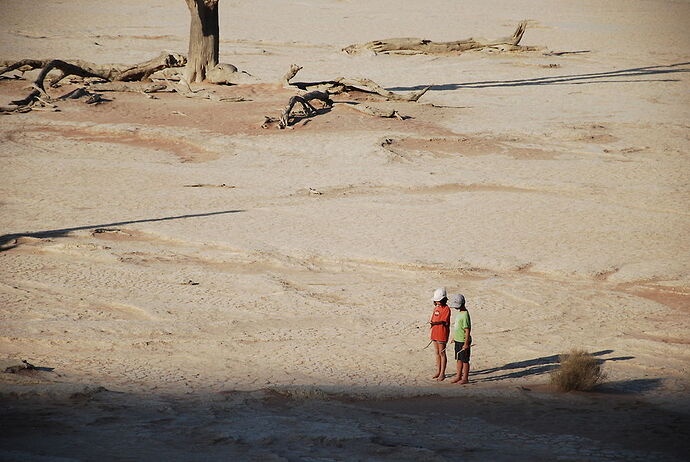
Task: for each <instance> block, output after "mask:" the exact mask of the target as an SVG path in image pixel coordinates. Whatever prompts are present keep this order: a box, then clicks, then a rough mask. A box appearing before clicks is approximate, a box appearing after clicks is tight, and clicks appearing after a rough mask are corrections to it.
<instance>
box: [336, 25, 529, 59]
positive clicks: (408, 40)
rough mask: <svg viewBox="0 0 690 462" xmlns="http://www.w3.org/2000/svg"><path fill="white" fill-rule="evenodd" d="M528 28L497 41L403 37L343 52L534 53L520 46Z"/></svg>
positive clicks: (367, 44) (520, 26)
mask: <svg viewBox="0 0 690 462" xmlns="http://www.w3.org/2000/svg"><path fill="white" fill-rule="evenodd" d="M526 27H527V22H526V21H522V22H521V23H520V24H518V26H517V28H516V29H515V32H513V35H511V36H510V37H503V38H498V39H495V40H485V39H479V38H478V39H474V38H468V39H465V40H457V41H454V42H433V41H431V40H426V39H420V38H412V37H403V38H390V39H384V40H374V41H371V42H367V43H362V44H355V45H350V46H348V47H345V48H343V50H342V51H344V52H345V53H348V54H357V53H362V52H370V53H374V54H379V53H398V54H429V55H438V54H441V55H444V54H459V53H462V52H464V51H469V50H481V49H485V48H495V49H499V50H502V51H532V50H535V49H536V48H534V47H524V46H520V45H519V43H520V40H522V36H523V35H524V33H525V28H526Z"/></svg>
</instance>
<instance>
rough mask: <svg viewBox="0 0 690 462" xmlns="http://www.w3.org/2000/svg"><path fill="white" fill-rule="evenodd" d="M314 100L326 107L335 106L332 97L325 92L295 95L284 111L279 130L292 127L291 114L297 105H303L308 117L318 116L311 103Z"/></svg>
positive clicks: (279, 122)
mask: <svg viewBox="0 0 690 462" xmlns="http://www.w3.org/2000/svg"><path fill="white" fill-rule="evenodd" d="M313 100H318V101H321V102H322V103H323V104H324V107H331V106H333V100H331V98H330V95H329V94H328V93H326V92H323V91H311V92H309V93H305V94H303V95H301V96H299V95H295V96H293V97H291V98H290V100H289V101H288V105H287V106H286V107H285V109H283V113H282V114H281V116H280V120H279V121H278V128H286V127H288V126H289V125H290V113H291V112H292V109H293V108H294V107H295V105H296V104H297V103H299V104H301V105H302V108H303V109H304V112H305V114H306V115H307V116H310V115H312V114H316V112H317V109H316V108H315V107H314V106H312V104H311V103H310V101H313Z"/></svg>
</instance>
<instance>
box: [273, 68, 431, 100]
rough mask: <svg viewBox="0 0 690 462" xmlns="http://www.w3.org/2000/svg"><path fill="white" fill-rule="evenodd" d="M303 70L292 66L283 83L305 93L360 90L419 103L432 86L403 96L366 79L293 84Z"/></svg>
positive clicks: (340, 79) (341, 79) (339, 79)
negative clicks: (311, 91) (293, 80)
mask: <svg viewBox="0 0 690 462" xmlns="http://www.w3.org/2000/svg"><path fill="white" fill-rule="evenodd" d="M301 69H302V67H300V66H298V65H296V64H292V65H291V66H290V70H289V71H288V72H287V73H286V74H285V76H284V77H283V79H282V80H283V83H284V85H285V86H295V87H297V88H299V89H301V90H305V91H310V90H318V91H323V92H326V93H328V94H331V95H337V94H339V93H344V92H347V91H353V90H358V91H364V92H367V93H374V94H377V95H380V96H383V97H384V98H386V99H390V100H394V101H412V102H414V101H417V100H419V98H421V97H422V95H424V93H426V92H427V91H428V90H429V89H430V88H431V85H430V86H427V87H425V88H422V89H421V90H419V91H417V92H413V93H410V94H407V95H401V94H398V93H393V92H392V91H388V90H386V89H385V88H383V87H382V86H381V85H379V84H378V83H376V82H374V81H373V80H371V79H366V78H361V79H352V78H346V77H338V78H337V79H334V80H326V81H322V82H297V83H292V82H291V80H292V79H293V78H294V77H295V76H296V75H297V73H298V72H299V71H300V70H301Z"/></svg>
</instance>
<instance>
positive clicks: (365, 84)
mask: <svg viewBox="0 0 690 462" xmlns="http://www.w3.org/2000/svg"><path fill="white" fill-rule="evenodd" d="M301 69H302V67H301V66H298V65H297V64H292V65H291V66H290V69H289V70H288V72H287V73H286V74H285V75H284V76H283V78H282V79H281V83H282V85H283V86H284V87H287V88H290V87H296V88H299V89H300V90H304V91H307V93H304V94H302V95H296V96H293V97H291V98H290V100H289V101H288V104H287V106H286V107H285V109H283V111H282V113H281V115H280V117H279V118H277V119H276V118H273V117H269V116H266V117H265V119H264V121H263V123H262V124H261V127H262V128H268V127H269V126H270V125H272V124H275V123H277V126H278V128H281V129H283V128H286V127H288V126H290V124H291V120H292V119H291V116H292V115H293V109H294V108H295V106H296V105H297V104H300V105H301V106H302V112H303V113H304V115H305V116H306V117H309V116H312V115H315V114H317V113H318V109H317V108H315V107H314V106H313V105H312V104H311V101H314V100H317V101H321V102H322V103H323V107H324V108H330V107H332V106H333V104H334V101H333V100H332V99H331V96H332V95H338V94H341V93H345V92H351V91H361V92H365V93H371V94H376V95H379V96H382V97H383V98H385V99H386V100H392V101H404V102H416V101H418V100H419V98H421V97H422V95H424V94H425V93H426V92H427V91H428V90H429V88H431V86H427V87H425V88H423V89H421V90H420V91H417V92H414V93H410V94H405V95H401V94H398V93H393V92H392V91H388V90H386V89H385V88H383V87H382V86H381V85H379V84H378V83H376V82H374V81H373V80H371V79H366V78H358V79H354V78H346V77H338V78H337V79H334V80H327V81H322V82H292V79H293V78H294V77H295V76H296V75H297V73H298V72H299V71H300V70H301ZM347 104H348V107H351V108H353V109H355V110H357V111H359V112H362V113H364V114H368V115H372V116H375V117H397V118H398V119H400V120H403V119H404V117H402V116H401V115H400V113H399V112H398V111H397V110H395V109H381V108H377V107H374V106H370V105H366V104H361V103H357V102H352V101H348V102H347Z"/></svg>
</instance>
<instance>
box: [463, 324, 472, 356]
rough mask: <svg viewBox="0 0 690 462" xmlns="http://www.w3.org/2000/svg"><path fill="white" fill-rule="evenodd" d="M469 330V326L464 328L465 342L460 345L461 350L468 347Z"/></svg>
mask: <svg viewBox="0 0 690 462" xmlns="http://www.w3.org/2000/svg"><path fill="white" fill-rule="evenodd" d="M471 330H472V329H470V328H469V327H466V328H465V343H464V344H463V345H462V349H463V350H466V349H468V348H469V347H470V331H471ZM461 351H462V350H461Z"/></svg>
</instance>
